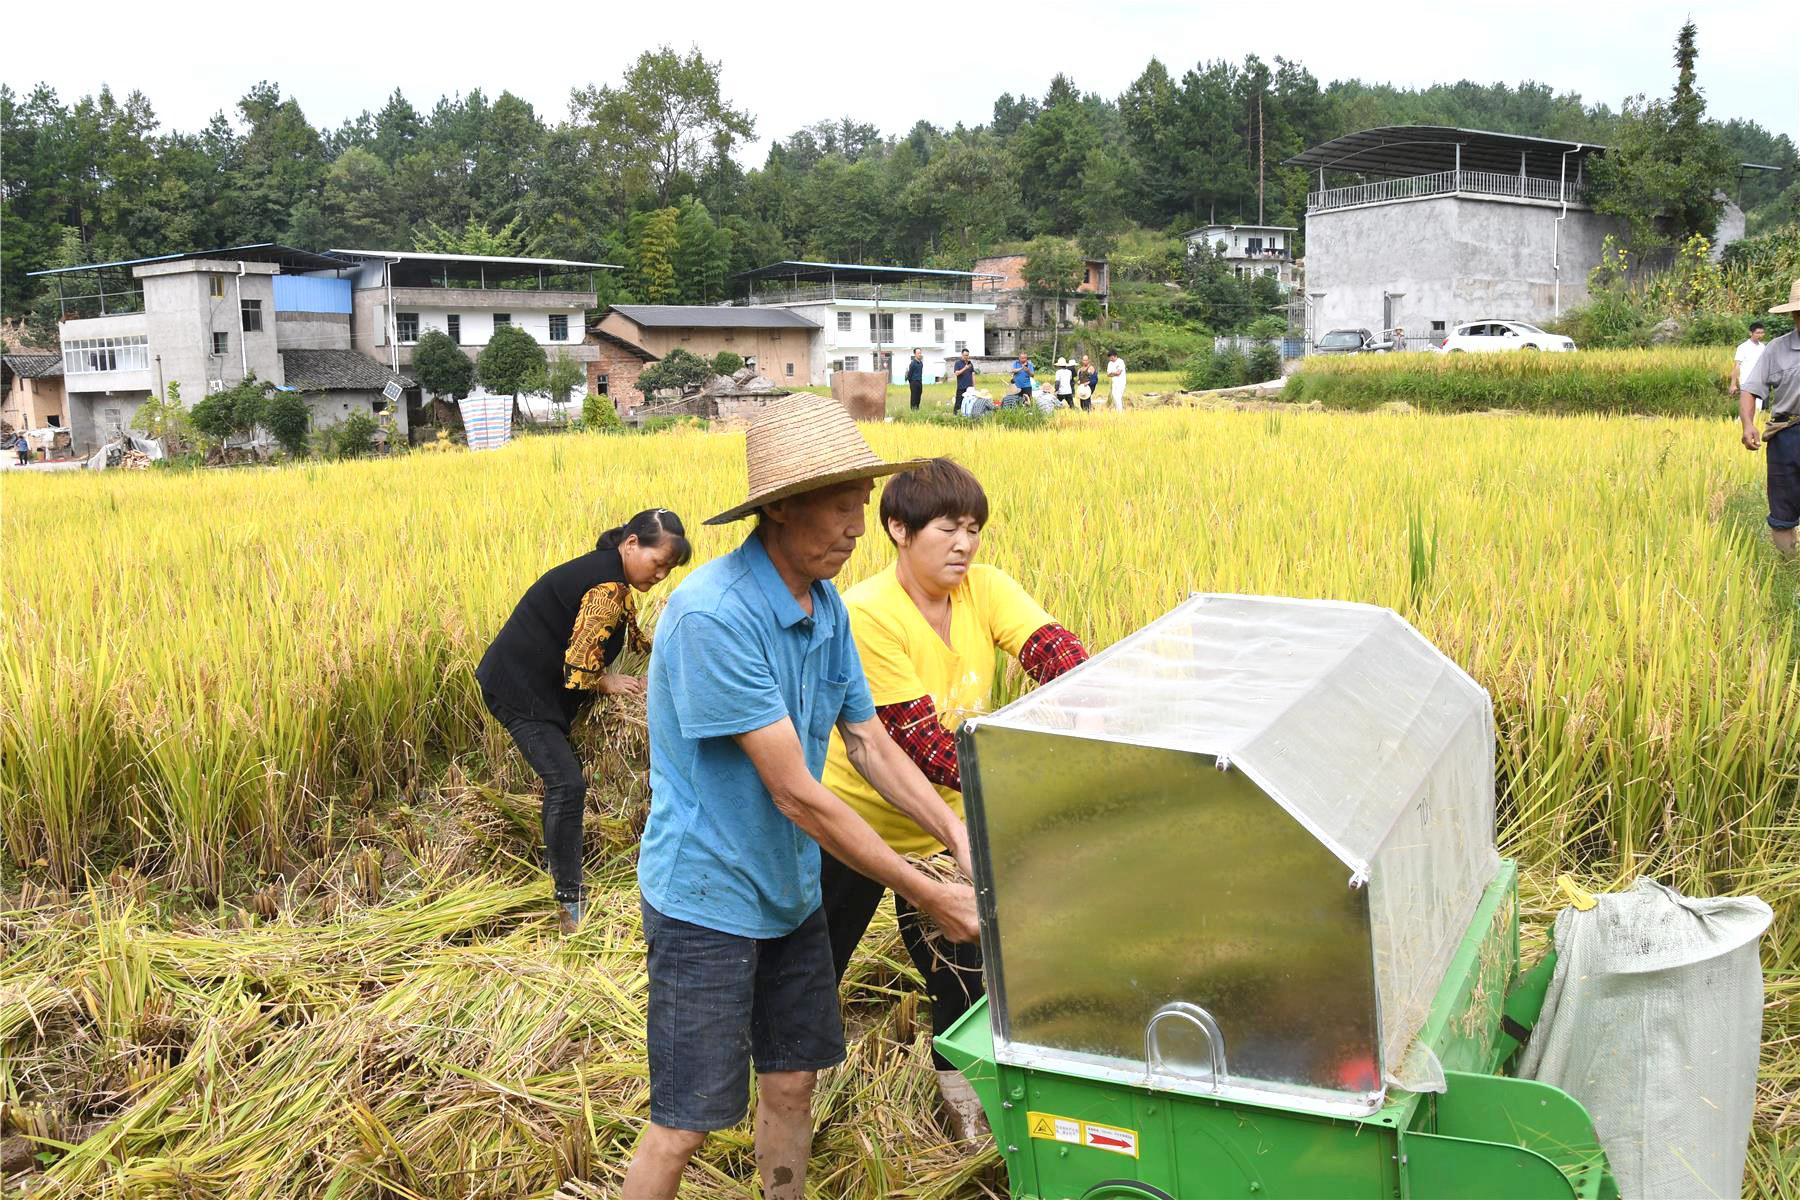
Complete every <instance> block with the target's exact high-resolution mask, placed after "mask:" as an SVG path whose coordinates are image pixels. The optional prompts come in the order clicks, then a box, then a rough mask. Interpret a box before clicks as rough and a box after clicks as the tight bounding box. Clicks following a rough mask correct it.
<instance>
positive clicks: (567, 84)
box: [4, 0, 1800, 165]
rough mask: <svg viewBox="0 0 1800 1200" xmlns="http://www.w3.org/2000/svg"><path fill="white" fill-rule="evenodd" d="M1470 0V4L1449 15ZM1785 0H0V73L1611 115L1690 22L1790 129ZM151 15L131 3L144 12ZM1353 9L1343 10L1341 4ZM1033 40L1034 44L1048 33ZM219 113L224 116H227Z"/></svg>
mask: <svg viewBox="0 0 1800 1200" xmlns="http://www.w3.org/2000/svg"><path fill="white" fill-rule="evenodd" d="M1459 9H1463V10H1467V11H1468V12H1469V13H1471V14H1472V13H1473V12H1474V11H1475V10H1477V9H1481V10H1486V13H1491V14H1492V15H1463V14H1462V13H1459V12H1458V10H1459ZM1796 11H1797V10H1796V8H1795V6H1794V5H1793V4H1792V3H1778V2H1777V0H1732V2H1730V3H1717V2H1707V0H1699V2H1697V3H1671V2H1668V0H1637V2H1635V3H1630V4H1625V3H1617V2H1613V3H1606V2H1597V0H1557V2H1555V3H1541V2H1539V0H1507V2H1505V3H1500V4H1462V5H1459V4H1448V5H1427V4H1422V3H1418V2H1417V0H1413V2H1412V3H1400V4H1379V3H1377V4H1349V3H1344V2H1342V0H1338V2H1336V3H1311V2H1310V0H1295V2H1290V3H1286V4H1270V3H1243V2H1241V0H1240V2H1239V3H1234V4H1200V3H1186V4H1183V3H1141V2H1124V3H1120V2H1117V0H1114V2H1112V3H1093V2H1092V0H1087V2H1085V3H1066V2H1064V0H1039V2H1037V3H1033V4H1013V3H991V4H990V3H982V2H977V3H972V4H968V5H967V6H966V7H964V6H961V5H956V6H948V5H938V4H926V5H912V6H908V5H900V4H864V3H856V2H855V0H851V2H848V3H846V2H844V0H838V2H836V3H832V4H817V3H793V2H790V3H785V4H769V3H748V2H745V0H729V2H718V0H676V2H674V3H662V4H656V3H652V4H621V3H617V2H616V0H615V2H610V3H608V2H602V3H599V4H591V5H582V4H545V3H535V4H479V5H477V4H467V5H445V6H435V7H434V6H431V5H422V4H388V3H379V2H371V0H361V2H359V3H354V4H350V3H340V2H339V0H305V2H304V3H295V4H275V5H268V4H264V5H254V4H248V5H247V4H241V3H239V4H230V5H226V4H218V3H212V2H210V0H199V2H194V3H186V4H181V5H145V4H144V3H142V2H141V0H138V2H135V3H124V2H121V0H86V2H85V3H83V4H81V5H80V6H79V18H77V17H76V16H75V13H76V10H71V9H64V8H62V7H61V6H60V5H56V4H30V5H20V6H19V7H18V8H17V9H14V10H13V11H12V12H11V13H10V15H9V16H8V18H7V22H6V26H7V29H6V32H7V41H8V43H9V44H10V45H11V47H12V52H11V53H9V54H7V55H6V56H5V66H4V79H5V81H6V82H7V83H9V84H11V85H12V86H13V88H14V90H15V91H20V92H22V91H24V90H26V89H28V88H29V87H31V86H32V85H34V84H35V83H37V82H39V81H44V82H48V83H50V84H51V85H52V86H54V87H55V88H56V89H57V91H58V92H59V93H60V94H61V95H62V98H63V99H64V100H65V101H67V100H72V99H74V98H75V97H78V96H80V95H82V94H85V93H88V92H92V91H94V90H95V89H97V88H98V87H99V86H100V85H101V84H102V83H105V84H110V85H111V86H112V87H113V89H114V90H115V91H118V92H126V91H129V90H131V89H133V88H137V89H140V90H142V91H143V92H144V93H145V94H146V95H148V96H149V97H150V100H151V102H152V104H153V105H154V107H155V109H156V113H157V115H158V117H160V118H161V120H162V122H163V125H164V128H170V127H175V128H181V129H194V128H197V127H198V126H200V125H201V124H203V123H204V122H205V121H206V120H207V119H208V118H209V117H210V116H211V115H212V114H213V113H214V112H217V111H220V110H225V111H226V112H227V113H228V114H231V109H232V105H233V104H234V103H235V102H236V100H237V98H238V97H239V96H241V95H243V94H244V92H245V90H246V89H247V88H248V87H249V86H250V85H251V84H253V83H255V82H256V81H257V80H261V79H268V80H273V81H275V82H276V83H279V84H280V85H281V87H282V89H283V91H284V92H286V93H288V94H290V95H293V96H296V97H297V98H298V99H299V101H300V104H301V107H302V108H304V109H305V111H306V114H307V116H308V117H309V118H311V120H312V121H313V123H314V124H315V125H325V126H328V127H335V126H336V125H337V124H339V123H340V122H341V121H343V120H344V119H345V118H348V117H351V116H354V115H355V114H357V113H359V112H361V111H363V110H364V109H371V110H372V109H376V108H379V107H380V105H381V103H382V101H383V99H384V98H385V97H386V96H387V95H388V93H390V92H391V91H392V90H393V89H394V88H395V87H396V86H398V87H400V88H401V89H402V90H404V91H405V93H406V95H407V97H408V98H409V99H410V100H412V102H413V103H414V105H415V106H417V107H419V108H420V109H429V108H430V106H431V104H432V103H433V102H434V101H435V100H436V99H437V98H438V97H439V96H440V95H444V94H446V93H452V92H457V91H466V90H468V89H470V88H472V87H481V88H483V89H484V90H486V91H487V92H488V94H489V95H497V94H498V93H499V92H501V91H502V90H507V89H510V90H511V91H513V92H515V93H516V94H518V95H520V96H523V97H524V98H525V99H526V100H528V101H530V102H531V103H532V104H533V105H534V106H536V108H537V109H538V112H539V114H540V115H541V116H543V117H545V118H546V119H547V120H550V121H552V122H554V121H556V120H560V119H561V118H562V117H563V116H564V115H565V114H566V113H567V110H568V97H569V89H570V88H571V87H574V86H580V85H584V84H588V83H608V82H612V81H615V80H616V79H617V78H618V77H619V74H620V72H621V71H622V70H623V68H624V67H625V66H626V65H627V64H629V63H630V62H631V60H632V59H633V58H635V57H636V56H637V54H638V53H639V52H640V51H643V50H645V49H650V48H653V47H655V46H657V45H659V44H662V43H669V44H672V45H674V46H675V47H677V48H678V49H683V50H685V49H686V48H687V47H688V46H689V45H690V44H695V43H697V44H698V45H699V46H700V47H701V49H702V50H703V52H704V53H705V54H706V55H707V57H708V58H712V59H716V60H719V61H720V62H721V63H722V64H723V78H724V89H725V94H726V97H727V98H728V99H729V100H730V101H732V102H733V103H734V104H736V105H737V106H738V107H739V108H742V109H747V110H748V111H749V112H750V113H751V114H752V115H753V116H754V117H755V119H756V123H757V125H756V132H757V141H756V143H755V144H754V145H753V146H752V147H750V148H749V152H748V153H746V154H745V155H744V157H745V159H746V161H747V162H748V163H750V164H751V165H755V164H759V163H760V162H761V161H762V157H763V150H764V149H765V148H766V146H767V139H768V138H770V137H784V136H786V135H787V134H789V133H791V132H793V131H794V130H795V129H798V128H800V127H801V126H803V125H806V124H809V123H811V122H813V121H815V120H818V119H820V118H823V117H836V116H843V115H848V116H851V117H854V118H856V119H857V120H860V121H867V122H872V123H873V124H875V125H877V126H878V127H879V128H880V129H881V130H882V132H883V133H889V134H892V133H903V132H905V131H906V130H907V129H909V128H911V126H912V123H913V122H914V121H915V120H917V119H919V118H921V117H923V118H925V119H927V120H929V121H931V122H932V123H934V124H937V125H940V126H944V127H950V126H953V125H955V124H956V123H957V122H959V121H960V122H962V123H964V124H967V125H974V124H979V123H981V122H983V121H986V120H987V119H988V118H989V116H990V114H991V113H992V110H993V103H994V100H995V98H996V97H997V96H999V95H1000V94H1001V93H1002V92H1006V91H1010V92H1013V93H1014V94H1015V95H1016V94H1020V93H1030V94H1033V95H1042V93H1043V91H1044V89H1045V87H1046V86H1047V85H1048V84H1049V82H1050V79H1051V77H1052V76H1053V75H1054V74H1055V73H1056V72H1058V71H1062V72H1065V73H1067V74H1068V75H1070V76H1071V77H1072V78H1073V79H1074V80H1075V82H1076V84H1077V85H1078V86H1079V87H1080V88H1081V89H1082V90H1083V91H1085V92H1098V93H1100V94H1101V95H1104V96H1108V97H1114V96H1117V95H1118V94H1119V93H1120V92H1121V91H1123V90H1124V88H1125V87H1126V86H1128V85H1129V84H1130V82H1131V81H1132V79H1134V78H1135V77H1136V76H1137V74H1138V73H1139V72H1140V71H1141V70H1142V69H1143V67H1144V64H1145V62H1147V61H1148V60H1149V59H1150V57H1151V56H1152V55H1155V56H1157V57H1160V58H1161V59H1162V61H1163V62H1164V64H1165V65H1167V66H1168V67H1169V69H1170V71H1171V72H1172V73H1174V74H1176V75H1179V74H1180V72H1181V71H1182V70H1184V69H1186V68H1187V67H1190V66H1192V65H1193V64H1195V63H1196V62H1199V61H1202V60H1210V59H1214V58H1220V57H1223V58H1227V59H1231V60H1233V61H1237V60H1241V59H1242V58H1243V57H1244V56H1245V55H1246V54H1257V55H1260V56H1262V58H1263V59H1265V60H1273V59H1274V58H1275V56H1276V55H1282V56H1285V57H1288V58H1292V59H1297V60H1298V61H1299V62H1301V63H1303V64H1304V65H1305V66H1306V67H1307V68H1308V69H1310V70H1311V71H1312V72H1313V74H1314V75H1315V76H1317V77H1318V78H1319V80H1320V82H1321V83H1325V82H1329V81H1330V80H1332V79H1342V78H1360V79H1363V80H1368V81H1385V82H1391V83H1395V84H1402V85H1414V86H1418V85H1425V84H1430V83H1435V82H1450V81H1455V80H1458V79H1464V78H1467V79H1472V80H1476V81H1478V82H1482V83H1487V82H1492V81H1494V80H1505V81H1507V82H1509V83H1516V82H1519V81H1521V80H1526V79H1535V80H1539V81H1542V82H1546V83H1548V84H1550V85H1551V86H1552V87H1554V88H1555V89H1556V90H1557V91H1559V92H1563V91H1571V90H1572V91H1578V92H1580V93H1581V95H1582V97H1583V99H1584V100H1586V101H1587V102H1589V103H1594V102H1605V103H1607V104H1609V105H1611V106H1612V107H1614V108H1617V107H1618V106H1619V104H1620V102H1621V101H1622V100H1623V99H1624V98H1625V97H1626V96H1628V95H1631V94H1633V93H1637V92H1647V93H1650V94H1653V95H1655V94H1666V93H1667V92H1668V91H1669V89H1670V86H1671V84H1672V82H1673V67H1672V65H1671V62H1670V48H1671V46H1672V45H1673V43H1674V39H1675V34H1676V31H1677V30H1678V29H1679V28H1680V26H1681V24H1682V22H1683V21H1684V20H1685V19H1686V18H1687V17H1688V16H1689V15H1690V14H1691V15H1692V16H1693V18H1694V20H1695V22H1696V24H1697V25H1698V26H1699V31H1700V82H1701V86H1702V87H1703V88H1704V89H1705V91H1706V94H1707V99H1708V102H1709V105H1710V111H1711V112H1712V114H1713V115H1715V116H1717V117H1720V118H1729V117H1734V116H1736V117H1747V118H1751V119H1754V120H1756V121H1759V122H1761V123H1762V124H1763V125H1764V126H1765V127H1767V128H1769V129H1771V130H1774V131H1776V132H1780V133H1786V134H1787V135H1788V136H1789V137H1793V138H1795V139H1796V140H1800V71H1797V70H1795V47H1796V46H1797V45H1800V19H1797V18H1796ZM153 12H154V13H155V15H154V16H153V15H152V13H153ZM1365 13H1366V14H1370V15H1371V16H1372V19H1364V18H1363V17H1362V16H1361V15H1360V14H1365ZM1052 39H1054V40H1052ZM232 115H235V114H232Z"/></svg>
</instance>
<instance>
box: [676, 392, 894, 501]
mask: <svg viewBox="0 0 1800 1200" xmlns="http://www.w3.org/2000/svg"><path fill="white" fill-rule="evenodd" d="M744 460H745V463H746V464H747V466H748V468H749V475H750V498H749V499H748V500H745V501H744V502H743V503H742V504H739V505H737V506H736V507H733V508H728V509H726V510H725V511H724V512H722V513H720V514H719V515H718V516H716V517H708V518H707V520H706V524H708V525H729V524H730V523H731V522H733V521H737V520H741V519H742V518H744V517H747V516H749V515H750V514H751V513H753V512H755V511H756V510H757V509H759V508H761V507H762V506H763V505H765V504H772V503H774V502H775V501H777V500H785V499H787V498H788V497H789V496H798V495H799V494H800V493H802V492H811V491H816V490H818V489H819V488H824V487H830V486H832V485H833V484H838V483H848V482H849V481H851V480H853V479H875V478H877V477H878V476H882V475H892V474H894V473H895V472H897V471H910V470H912V469H913V468H914V467H920V466H924V465H925V463H926V462H927V461H929V460H927V459H923V458H913V459H908V460H907V461H905V462H897V463H891V462H885V461H883V460H882V459H879V458H877V457H875V452H874V451H873V450H871V449H869V443H867V442H865V441H863V436H862V434H861V433H860V432H858V431H857V428H856V422H855V421H854V420H853V419H851V416H850V414H849V413H848V412H847V411H845V409H844V406H843V405H841V404H839V403H838V402H837V401H836V400H827V399H825V398H824V397H822V396H815V395H813V394H812V393H810V392H799V393H796V394H795V395H792V396H787V397H784V398H783V399H780V400H776V401H774V402H773V403H771V404H770V405H769V406H768V407H767V408H765V409H763V411H762V413H761V414H760V415H759V416H758V417H757V418H756V420H755V422H754V423H752V424H751V426H750V431H749V432H748V433H747V434H746V435H745V437H744Z"/></svg>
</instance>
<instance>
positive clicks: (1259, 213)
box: [1256, 88, 1263, 225]
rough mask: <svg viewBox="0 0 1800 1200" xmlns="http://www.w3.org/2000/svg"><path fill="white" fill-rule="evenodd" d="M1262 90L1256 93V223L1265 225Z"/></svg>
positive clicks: (1259, 89)
mask: <svg viewBox="0 0 1800 1200" xmlns="http://www.w3.org/2000/svg"><path fill="white" fill-rule="evenodd" d="M1262 100H1263V98H1262V89H1261V88H1258V89H1257V92H1256V223H1257V224H1258V225H1261V224H1262V223H1263V111H1262Z"/></svg>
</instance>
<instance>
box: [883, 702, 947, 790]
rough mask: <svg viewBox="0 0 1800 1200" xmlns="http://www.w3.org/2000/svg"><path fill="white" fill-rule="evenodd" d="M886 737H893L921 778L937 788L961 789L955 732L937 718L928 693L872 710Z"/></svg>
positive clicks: (935, 706) (935, 709) (935, 707)
mask: <svg viewBox="0 0 1800 1200" xmlns="http://www.w3.org/2000/svg"><path fill="white" fill-rule="evenodd" d="M875 715H876V716H878V717H880V718H881V723H882V725H883V726H885V727H886V729H887V731H888V736H889V737H891V738H893V739H894V741H895V743H896V744H898V745H899V747H900V749H902V750H904V751H906V757H908V758H910V759H912V760H913V763H914V764H915V765H917V767H918V768H919V770H920V771H921V772H923V773H924V775H925V778H927V779H929V780H931V782H933V783H935V784H937V785H938V786H939V787H947V788H950V789H951V790H952V791H958V792H960V791H962V769H961V768H960V767H958V766H957V763H956V735H955V734H953V733H951V732H950V731H949V730H948V729H945V728H944V723H943V722H942V721H940V720H938V714H937V705H935V704H933V703H932V702H931V697H930V696H920V697H919V698H918V699H917V700H908V701H906V702H905V703H904V704H883V705H879V706H878V707H877V708H876V709H875Z"/></svg>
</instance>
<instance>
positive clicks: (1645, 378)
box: [1284, 346, 1737, 417]
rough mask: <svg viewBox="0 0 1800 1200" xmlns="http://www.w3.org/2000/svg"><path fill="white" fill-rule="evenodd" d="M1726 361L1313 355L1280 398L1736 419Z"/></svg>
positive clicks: (1685, 356) (1681, 351)
mask: <svg viewBox="0 0 1800 1200" xmlns="http://www.w3.org/2000/svg"><path fill="white" fill-rule="evenodd" d="M1730 372H1731V356H1730V355H1729V354H1728V353H1726V352H1725V351H1724V350H1721V349H1717V348H1706V347H1702V348H1698V349H1695V348H1688V347H1673V346H1671V347H1658V348H1656V349H1652V350H1577V351H1575V352H1573V353H1554V354H1544V353H1540V352H1537V351H1533V350H1515V351H1511V352H1508V353H1503V354H1481V353H1476V354H1470V353H1460V354H1439V353H1435V352H1427V351H1421V352H1419V353H1414V354H1343V355H1329V354H1327V355H1314V356H1312V357H1310V358H1308V359H1306V360H1304V363H1303V364H1302V366H1301V368H1300V369H1299V370H1298V371H1297V372H1295V374H1294V375H1293V376H1292V377H1291V378H1290V379H1289V380H1288V384H1287V387H1286V389H1285V391H1284V397H1285V398H1286V399H1289V400H1296V401H1302V402H1306V401H1317V402H1319V403H1320V404H1323V405H1324V406H1325V407H1326V408H1343V409H1370V408H1375V407H1377V406H1379V405H1382V404H1387V403H1390V402H1392V401H1403V402H1405V403H1407V404H1410V405H1412V406H1413V407H1414V408H1419V409H1424V410H1427V411H1430V412H1481V411H1483V410H1486V409H1510V410H1517V411H1525V412H1539V413H1643V414H1652V415H1656V416H1669V417H1684V416H1685V417H1707V416H1724V415H1735V414H1736V413H1737V399H1736V397H1734V396H1732V395H1730V393H1729V392H1728V391H1727V387H1726V385H1727V384H1728V383H1729V382H1730Z"/></svg>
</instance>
